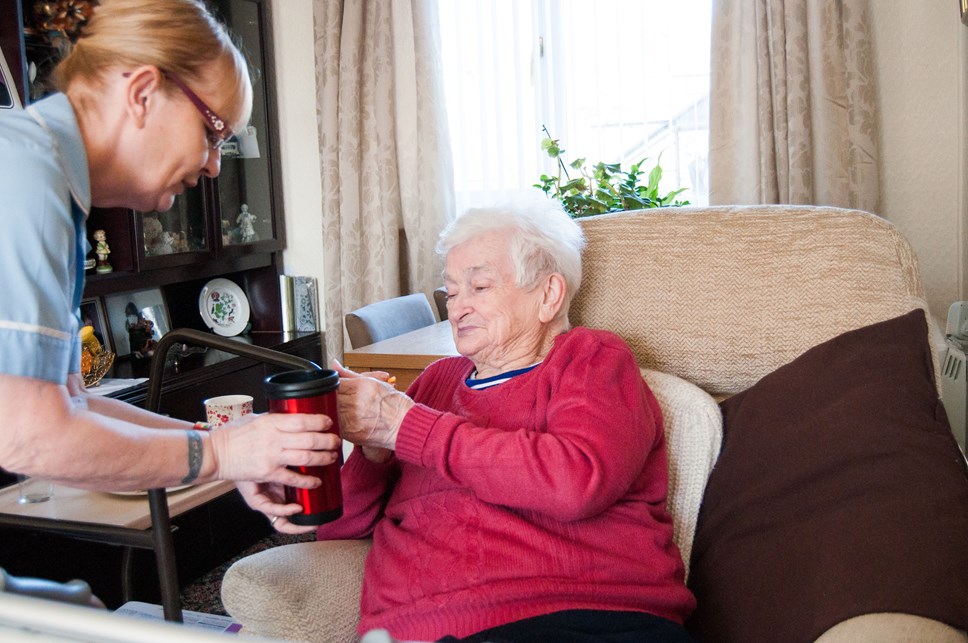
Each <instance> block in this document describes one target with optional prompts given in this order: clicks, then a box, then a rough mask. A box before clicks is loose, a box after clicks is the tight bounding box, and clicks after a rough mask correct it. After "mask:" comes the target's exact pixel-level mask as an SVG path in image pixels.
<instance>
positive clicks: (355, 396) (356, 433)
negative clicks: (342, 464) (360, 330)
mask: <svg viewBox="0 0 968 643" xmlns="http://www.w3.org/2000/svg"><path fill="white" fill-rule="evenodd" d="M333 369H334V370H335V371H336V372H337V373H339V376H340V382H339V397H338V400H339V402H338V408H339V418H340V433H341V434H342V436H343V438H344V439H346V440H348V441H350V442H352V443H354V444H358V445H360V446H361V447H363V455H365V456H366V458H367V459H368V460H372V461H374V462H384V461H386V459H387V458H388V457H390V451H392V450H393V449H394V448H395V447H396V443H397V432H398V431H399V430H400V424H402V423H403V417H404V416H405V415H406V414H407V411H409V410H410V409H411V408H413V404H414V402H413V400H411V399H410V398H409V397H407V396H406V395H404V394H403V393H401V392H400V391H398V390H396V389H395V388H394V387H393V385H392V384H390V383H388V381H387V380H388V379H389V378H388V376H387V374H386V373H382V372H373V373H354V372H353V371H351V370H349V369H347V368H344V367H343V365H342V364H340V363H339V362H337V361H336V360H333Z"/></svg>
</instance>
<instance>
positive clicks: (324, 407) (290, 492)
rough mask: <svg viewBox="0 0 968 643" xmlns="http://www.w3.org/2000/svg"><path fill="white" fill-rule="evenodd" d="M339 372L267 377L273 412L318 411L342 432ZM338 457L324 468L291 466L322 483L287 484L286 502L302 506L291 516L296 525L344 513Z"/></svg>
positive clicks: (316, 523) (292, 373) (335, 431)
mask: <svg viewBox="0 0 968 643" xmlns="http://www.w3.org/2000/svg"><path fill="white" fill-rule="evenodd" d="M338 388H339V375H338V374H337V373H336V371H332V370H329V369H321V370H315V371H286V372H283V373H276V374H274V375H270V376H269V377H267V378H266V379H265V382H264V389H265V393H266V398H267V399H268V402H269V412H270V413H316V414H323V415H328V416H329V417H330V418H331V419H332V420H333V427H332V428H331V429H330V431H331V432H332V433H335V434H336V435H339V416H338V415H337V412H336V390H337V389H338ZM342 464H343V454H342V452H340V456H339V460H338V461H336V462H334V463H333V464H330V465H326V466H323V467H290V469H293V470H294V471H298V472H299V473H305V474H307V475H311V476H316V477H317V478H319V479H320V480H322V481H323V484H321V485H320V486H318V487H316V488H315V489H298V488H296V487H284V489H285V493H286V502H295V503H298V504H300V505H302V508H303V512H302V513H301V514H295V515H294V516H289V522H291V523H293V524H296V525H322V524H324V523H327V522H329V521H331V520H336V519H337V518H339V517H340V516H342V515H343V491H342V488H341V486H340V478H339V469H340V466H341V465H342Z"/></svg>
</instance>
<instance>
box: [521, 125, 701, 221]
mask: <svg viewBox="0 0 968 643" xmlns="http://www.w3.org/2000/svg"><path fill="white" fill-rule="evenodd" d="M544 132H545V134H547V137H546V138H545V139H544V140H542V141H541V149H543V150H544V151H545V152H547V153H548V156H550V157H551V158H553V159H556V160H557V162H558V174H557V175H555V176H548V175H547V174H542V175H541V178H540V179H539V182H538V183H535V185H534V187H536V188H538V189H540V190H541V191H542V192H544V193H545V194H547V195H548V196H549V197H550V198H553V199H557V200H559V201H561V203H562V205H563V206H564V208H565V211H566V212H567V213H568V214H570V215H571V216H572V217H575V218H577V217H586V216H590V215H593V214H604V213H605V212H618V211H621V210H641V209H643V208H664V207H669V206H683V205H689V202H688V201H681V200H679V199H677V198H676V197H678V196H679V194H681V193H682V192H683V191H685V189H686V188H679V189H677V190H672V191H671V192H668V193H667V194H665V195H661V194H659V181H661V180H662V166H661V165H660V164H659V160H661V158H662V157H661V155H660V156H659V160H657V161H656V164H655V166H654V167H653V168H652V169H651V170H649V171H648V173H646V171H645V170H644V169H643V165H644V164H645V162H646V161H647V160H648V159H647V158H645V159H642V160H641V161H639V162H638V163H634V164H632V166H631V168H629V170H628V171H625V170H623V169H622V166H621V164H620V163H596V164H595V165H593V166H591V167H590V168H589V167H587V164H586V159H584V158H579V159H575V160H574V161H572V162H571V163H568V164H566V163H565V160H564V158H563V156H564V153H565V150H564V149H562V148H561V145H560V144H559V142H558V140H557V139H553V138H551V135H550V134H549V133H548V130H547V128H545V129H544ZM568 168H571V169H572V170H574V171H575V174H576V176H575V177H574V178H572V176H571V174H569V172H568Z"/></svg>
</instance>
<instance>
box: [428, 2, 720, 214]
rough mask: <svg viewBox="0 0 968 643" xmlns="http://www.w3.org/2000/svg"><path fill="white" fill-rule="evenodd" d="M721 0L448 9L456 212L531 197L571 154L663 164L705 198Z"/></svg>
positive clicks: (666, 181)
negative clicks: (712, 51)
mask: <svg viewBox="0 0 968 643" xmlns="http://www.w3.org/2000/svg"><path fill="white" fill-rule="evenodd" d="M710 5H711V0H594V1H592V0H514V1H513V2H511V1H507V0H440V3H439V8H440V13H439V15H440V32H441V47H442V55H443V71H444V89H445V93H446V97H447V114H448V119H449V121H450V136H451V144H452V146H453V156H454V179H455V184H456V192H457V206H458V212H462V211H463V210H464V209H466V208H468V207H473V206H476V205H485V204H489V203H494V202H496V201H501V200H506V199H508V198H512V197H513V196H514V194H516V193H517V194H520V193H521V192H522V191H532V190H534V189H535V188H532V187H531V186H533V185H534V184H535V183H536V182H537V180H538V176H539V175H540V174H542V173H547V174H551V173H553V172H555V171H556V168H555V165H554V163H553V162H552V159H550V158H548V157H547V156H546V155H545V153H544V152H542V151H541V148H540V143H541V139H542V138H544V137H545V134H544V132H543V131H542V127H547V129H548V131H549V133H550V134H551V137H552V138H556V139H558V140H559V141H560V142H561V146H562V147H563V148H564V149H565V158H566V160H567V161H572V160H574V159H576V158H579V157H584V158H587V159H588V160H589V162H592V163H594V162H598V161H604V162H608V163H614V162H621V163H622V165H623V167H624V168H626V169H628V167H629V165H631V163H635V162H638V161H641V160H642V159H643V158H646V157H647V158H648V159H649V161H647V162H646V167H649V168H651V167H652V166H653V165H654V164H655V162H656V161H659V160H660V155H661V165H662V168H663V173H664V174H663V182H662V187H663V190H664V191H668V190H671V189H674V188H677V187H687V188H688V190H687V191H686V192H684V193H683V194H682V198H684V199H688V200H689V201H690V202H692V203H693V204H696V205H705V204H707V203H708V197H707V193H708V187H707V182H708V179H707V177H708V172H707V158H708V148H709V144H708V133H709V108H708V105H709V101H708V98H709V39H710V11H711V7H710Z"/></svg>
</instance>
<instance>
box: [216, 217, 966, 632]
mask: <svg viewBox="0 0 968 643" xmlns="http://www.w3.org/2000/svg"><path fill="white" fill-rule="evenodd" d="M581 224H582V226H583V228H584V230H585V232H586V235H587V237H588V247H587V250H586V252H585V255H584V280H583V283H582V288H581V291H580V292H579V293H578V296H577V297H576V299H575V301H574V303H573V306H572V321H573V323H575V324H580V325H586V326H592V327H598V328H605V329H609V330H612V331H614V332H616V333H618V334H619V335H620V336H622V337H623V338H624V339H625V340H626V342H628V343H629V345H630V346H631V347H632V349H633V351H634V352H635V354H636V355H637V357H638V359H639V362H640V365H641V366H642V367H643V369H646V370H645V371H644V374H645V375H646V379H647V381H649V383H650V385H652V387H653V389H658V390H657V396H658V397H659V398H660V402H663V401H664V403H663V411H664V413H665V414H666V415H667V416H668V418H667V426H666V430H667V435H668V436H669V450H670V469H671V471H670V486H671V489H670V509H671V511H672V512H673V513H674V514H675V519H676V539H677V543H678V544H679V545H680V549H682V551H683V556H684V559H685V560H686V562H687V564H688V562H689V556H690V550H691V547H692V539H693V535H694V532H695V529H696V522H697V516H698V514H699V510H700V504H701V501H702V498H703V494H704V487H705V484H706V479H707V476H708V475H709V472H710V470H712V468H713V465H714V464H715V462H716V457H717V454H718V450H719V439H720V433H719V431H720V430H721V429H720V426H718V425H717V422H720V421H721V416H720V414H719V410H718V407H717V405H716V403H715V402H714V401H713V399H714V398H715V400H722V399H724V398H727V397H729V396H732V395H734V394H737V393H739V392H741V391H744V390H746V389H748V388H750V387H751V386H753V385H754V384H756V383H757V382H758V381H759V380H760V379H761V378H762V377H764V376H765V375H767V374H769V373H772V372H773V371H775V370H776V369H778V368H779V367H781V366H783V365H784V364H788V363H790V362H791V361H792V360H794V359H795V358H797V357H798V356H799V355H801V353H803V352H804V351H806V350H807V349H810V348H811V347H814V346H816V345H818V344H821V343H823V342H826V341H827V340H830V339H831V338H834V337H835V336H838V335H840V334H841V333H844V332H845V331H849V330H851V329H857V328H861V327H865V326H867V325H870V324H873V323H875V322H880V321H883V320H888V319H891V318H894V317H897V316H899V315H902V314H904V313H907V312H909V311H911V310H912V309H917V308H921V309H925V310H926V305H925V301H924V294H923V291H922V286H921V282H920V276H919V273H918V268H917V263H916V260H915V258H914V256H913V254H912V252H911V249H910V247H909V246H908V244H907V242H906V241H905V240H904V239H903V238H902V237H901V236H900V235H899V234H898V232H897V231H896V229H895V228H894V227H893V226H891V225H890V224H889V223H887V222H886V221H884V220H882V219H880V218H878V217H876V216H873V215H870V214H867V213H862V212H858V211H851V210H843V209H836V208H823V207H798V206H756V207H752V206H750V207H710V208H681V209H662V210H653V211H643V212H632V213H619V214H614V215H605V216H601V217H594V218H588V219H584V220H581ZM928 319H929V328H930V329H932V330H931V331H929V335H931V337H930V340H931V341H932V342H938V339H939V337H938V335H939V333H938V331H937V329H936V328H935V325H934V323H933V322H930V316H929V317H928ZM935 345H938V344H935ZM935 364H936V362H935ZM936 369H937V367H936V365H935V371H936ZM660 392H661V393H662V394H661V395H660ZM677 405H678V406H677ZM681 407H687V408H685V411H682V408H681ZM677 409H678V410H677ZM673 417H674V418H675V419H674V420H672V418H673ZM670 425H674V426H670ZM368 550H369V543H368V542H366V541H360V542H355V541H353V542H350V541H340V542H315V543H302V544H297V545H289V546H285V547H279V548H276V549H272V550H269V551H265V552H261V553H259V554H256V555H253V556H250V557H248V558H245V559H243V560H240V561H239V562H237V563H236V564H235V565H233V566H232V567H231V568H230V569H229V571H228V572H227V573H226V576H225V579H224V582H223V586H222V598H223V602H224V604H225V607H226V609H227V610H228V612H229V613H230V614H231V615H232V616H233V617H235V618H236V619H238V620H239V621H240V622H242V623H243V624H244V626H245V630H246V631H248V632H251V633H254V634H259V635H263V636H271V637H279V638H291V639H297V640H306V641H326V642H329V643H334V642H339V643H342V642H346V643H348V642H350V641H356V640H358V634H357V633H356V624H357V623H358V610H359V598H360V582H361V576H362V570H363V560H364V558H365V556H366V553H367V551H368ZM809 601H810V598H809V597H805V603H809ZM819 640H821V641H823V642H824V643H835V642H839V641H851V642H856V641H878V642H879V643H883V642H884V641H901V640H905V641H910V640H918V641H936V642H942V641H945V642H946V641H960V642H964V641H966V640H968V638H966V636H965V634H964V632H962V631H959V630H957V629H955V628H953V627H951V626H949V625H945V624H943V623H941V622H938V621H937V620H932V619H930V618H924V617H922V616H913V615H905V614H873V615H871V614H858V615H857V616H856V617H855V618H850V619H846V620H845V621H844V622H841V623H839V624H837V625H835V626H834V627H832V628H830V629H829V630H828V631H827V632H826V633H823V635H822V636H821V637H820V638H819Z"/></svg>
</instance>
